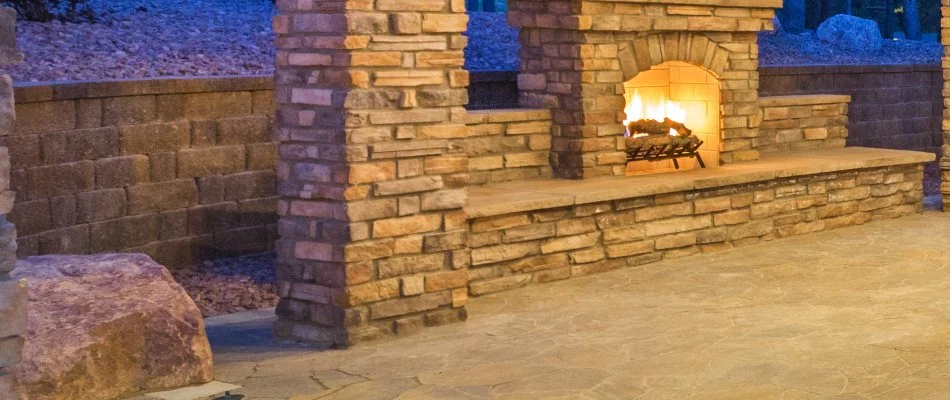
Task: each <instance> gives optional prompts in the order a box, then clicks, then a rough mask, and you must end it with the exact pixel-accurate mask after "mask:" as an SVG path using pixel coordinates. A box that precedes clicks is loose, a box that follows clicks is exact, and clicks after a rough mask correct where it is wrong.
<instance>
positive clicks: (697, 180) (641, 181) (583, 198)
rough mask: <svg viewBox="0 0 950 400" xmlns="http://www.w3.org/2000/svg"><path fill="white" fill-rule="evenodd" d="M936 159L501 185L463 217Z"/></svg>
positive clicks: (478, 195)
mask: <svg viewBox="0 0 950 400" xmlns="http://www.w3.org/2000/svg"><path fill="white" fill-rule="evenodd" d="M935 158H936V157H935V156H934V155H933V154H931V153H923V152H916V151H906V150H891V149H874V148H866V147H849V148H844V149H827V150H816V151H803V152H794V153H783V154H773V155H765V156H763V157H762V159H760V160H757V161H752V162H745V163H736V164H731V165H725V166H721V167H716V168H709V169H692V170H683V171H673V172H664V173H656V174H651V175H640V176H616V177H603V178H596V179H590V180H584V181H571V180H563V179H545V180H532V181H513V182H504V183H498V184H491V185H485V186H479V187H472V188H469V203H468V206H466V207H465V211H466V213H467V214H468V216H469V218H483V217H491V216H497V215H504V214H511V213H518V212H524V211H533V210H543V209H551V208H558V207H566V206H572V205H582V204H592V203H599V202H606V201H614V200H621V199H630V198H636V197H644V196H652V195H658V194H667V193H674V192H685V191H691V190H703V189H713V188H719V187H725V186H733V185H742V184H750V183H755V182H767V181H771V180H774V179H781V178H794V177H799V176H807V175H816V174H826V173H834V172H843V171H854V170H860V169H868V168H880V167H890V166H899V165H908V164H919V163H924V162H931V161H934V160H935Z"/></svg>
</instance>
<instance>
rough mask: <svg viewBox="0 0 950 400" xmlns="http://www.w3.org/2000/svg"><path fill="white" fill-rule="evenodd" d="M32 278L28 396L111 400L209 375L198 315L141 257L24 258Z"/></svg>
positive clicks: (161, 271) (20, 267)
mask: <svg viewBox="0 0 950 400" xmlns="http://www.w3.org/2000/svg"><path fill="white" fill-rule="evenodd" d="M13 276H14V277H16V278H23V279H26V280H27V282H28V283H29V302H28V305H29V311H28V314H29V316H28V321H27V341H26V346H25V347H24V349H23V362H22V363H21V364H20V365H18V366H16V367H15V368H14V369H13V373H14V375H15V376H16V378H17V381H18V383H19V387H18V392H19V395H20V398H21V399H29V400H53V399H56V400H59V399H63V400H65V399H70V400H74V399H83V400H98V399H103V400H105V399H114V398H117V397H121V396H124V395H128V394H132V393H135V392H139V391H143V390H157V389H165V388H171V387H177V386H183V385H189V384H196V383H203V382H207V381H209V380H211V378H212V361H211V347H210V345H209V344H208V338H207V336H206V335H205V327H204V321H203V320H202V317H201V312H200V311H199V310H198V307H197V306H195V303H194V302H193V301H192V300H191V298H189V297H188V294H187V293H185V291H184V290H183V289H182V288H181V286H179V285H178V284H177V283H175V281H174V280H172V277H171V275H170V274H169V273H168V270H166V269H165V267H163V266H161V265H159V264H157V263H156V262H155V261H152V259H151V258H149V257H148V256H146V255H144V254H101V255H93V256H40V257H30V258H26V259H23V260H20V261H18V263H17V269H16V270H14V273H13Z"/></svg>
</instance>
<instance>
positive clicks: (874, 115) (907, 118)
mask: <svg viewBox="0 0 950 400" xmlns="http://www.w3.org/2000/svg"><path fill="white" fill-rule="evenodd" d="M517 87H518V82H517V73H515V72H507V73H506V72H489V73H482V72H474V73H472V85H471V86H470V87H469V94H470V97H471V100H472V104H470V105H469V108H472V109H486V108H501V107H506V106H508V105H509V104H512V103H514V104H517ZM942 88H943V77H942V76H941V70H940V66H939V65H866V66H865V65H853V66H847V65H845V66H835V65H830V66H791V67H759V95H760V96H762V97H768V96H787V95H802V94H844V95H850V96H851V99H852V100H851V106H850V113H849V118H850V131H851V132H850V136H849V137H848V141H847V142H848V145H849V146H864V147H878V148H890V149H903V150H921V151H928V152H934V153H936V152H938V151H939V149H940V146H941V145H942V144H943V140H942V138H941V136H940V132H941V131H940V123H941V120H942V118H943V96H942V94H941V91H942Z"/></svg>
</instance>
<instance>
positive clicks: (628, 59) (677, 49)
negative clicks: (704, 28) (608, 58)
mask: <svg viewBox="0 0 950 400" xmlns="http://www.w3.org/2000/svg"><path fill="white" fill-rule="evenodd" d="M617 56H618V57H619V59H620V70H621V71H622V72H623V81H624V82H626V81H629V80H631V79H633V77H635V76H637V74H639V73H640V72H642V71H647V70H649V69H650V68H653V67H655V66H657V65H660V64H663V63H665V62H668V61H683V62H688V63H690V64H693V65H696V66H698V67H701V68H703V69H705V70H707V71H708V72H710V73H711V74H713V76H714V77H716V79H720V78H721V77H722V73H723V71H724V70H725V68H726V64H727V62H728V60H729V50H727V49H726V48H724V47H722V46H720V45H719V44H718V43H716V42H715V41H713V40H712V39H710V38H709V37H708V36H706V35H702V34H694V33H688V32H668V33H657V34H653V35H647V36H643V37H640V38H637V39H635V40H633V41H631V42H627V43H624V44H621V45H620V47H619V49H618V53H617Z"/></svg>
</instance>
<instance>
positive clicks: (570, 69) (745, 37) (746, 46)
mask: <svg viewBox="0 0 950 400" xmlns="http://www.w3.org/2000/svg"><path fill="white" fill-rule="evenodd" d="M781 5H782V4H781V1H777V0H743V1H721V0H708V1H698V2H693V1H662V2H659V1H650V0H642V1H618V0H597V1H592V0H575V1H557V2H549V1H539V0H511V1H510V2H509V21H510V22H511V24H512V25H514V26H516V27H518V28H520V29H521V45H522V48H521V74H520V76H519V88H520V89H521V102H522V105H523V106H527V107H533V108H545V109H551V110H552V118H553V122H554V126H553V129H552V136H553V139H552V150H551V152H552V154H551V165H552V167H553V170H554V174H555V176H558V177H562V178H574V179H578V178H588V177H594V176H602V175H621V174H623V173H624V163H625V155H624V152H623V149H624V143H623V137H622V136H623V135H622V134H623V131H624V130H623V127H622V124H621V121H622V120H623V119H624V115H623V108H624V98H623V90H622V86H623V83H625V82H627V81H629V80H630V79H632V78H633V77H634V76H636V75H637V74H638V73H639V72H640V71H645V70H648V69H650V68H651V67H653V66H656V65H659V64H662V63H665V62H669V61H683V62H688V63H690V64H693V65H696V66H701V67H703V68H704V69H705V70H707V71H708V72H710V73H711V74H712V75H713V76H714V77H715V78H716V79H718V80H719V82H720V86H721V100H722V120H723V121H722V132H721V138H722V140H721V143H720V148H719V149H718V150H719V151H720V160H721V161H722V162H724V163H730V162H736V161H745V160H755V159H757V158H758V157H759V151H758V149H756V148H755V145H754V144H755V138H756V137H758V135H759V123H760V120H759V117H758V104H757V101H758V81H759V78H758V67H759V63H758V36H757V35H758V32H759V31H762V30H767V29H771V24H772V17H773V16H774V9H775V8H778V7H781Z"/></svg>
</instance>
